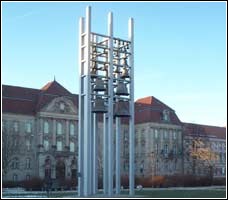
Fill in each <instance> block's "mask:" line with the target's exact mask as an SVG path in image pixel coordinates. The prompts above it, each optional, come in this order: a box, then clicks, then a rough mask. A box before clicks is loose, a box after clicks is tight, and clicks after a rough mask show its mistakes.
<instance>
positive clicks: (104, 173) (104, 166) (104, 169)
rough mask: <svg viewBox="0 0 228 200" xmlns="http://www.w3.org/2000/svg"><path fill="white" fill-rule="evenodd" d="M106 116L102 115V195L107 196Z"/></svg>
mask: <svg viewBox="0 0 228 200" xmlns="http://www.w3.org/2000/svg"><path fill="white" fill-rule="evenodd" d="M107 121H108V119H107V114H103V193H104V194H108V151H107V149H108V137H107V133H108V128H107V124H108V123H107Z"/></svg>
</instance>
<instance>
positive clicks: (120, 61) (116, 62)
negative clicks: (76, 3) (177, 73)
mask: <svg viewBox="0 0 228 200" xmlns="http://www.w3.org/2000/svg"><path fill="white" fill-rule="evenodd" d="M133 26H134V22H133V19H132V18H130V19H129V24H128V40H124V39H120V38H117V37H114V36H113V14H112V12H110V13H109V14H108V34H107V35H103V34H99V33H94V32H91V7H90V6H88V7H87V8H86V18H84V17H81V18H80V21H79V76H80V81H79V88H80V91H79V139H78V143H79V145H78V147H79V151H78V196H80V197H81V196H91V195H94V194H96V193H97V192H98V159H97V154H98V151H97V148H98V146H97V144H98V137H97V136H98V115H103V192H104V194H105V195H108V196H112V195H113V194H114V185H113V178H114V168H115V184H116V185H115V193H116V194H120V187H121V186H120V151H121V149H120V146H121V144H120V143H121V135H120V134H121V118H123V117H125V118H128V119H129V120H128V122H129V129H128V130H129V194H130V195H134V151H135V150H134V137H135V136H134V34H133V29H134V27H133ZM114 125H115V126H116V131H115V133H114V130H113V126H114ZM114 134H115V135H114ZM114 136H115V138H116V142H115V145H116V147H115V158H114V152H113V151H114ZM114 164H115V167H114Z"/></svg>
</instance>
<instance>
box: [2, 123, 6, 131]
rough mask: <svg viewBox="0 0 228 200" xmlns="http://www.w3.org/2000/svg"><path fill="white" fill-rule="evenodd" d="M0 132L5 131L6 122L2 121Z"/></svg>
mask: <svg viewBox="0 0 228 200" xmlns="http://www.w3.org/2000/svg"><path fill="white" fill-rule="evenodd" d="M2 131H6V121H5V120H2Z"/></svg>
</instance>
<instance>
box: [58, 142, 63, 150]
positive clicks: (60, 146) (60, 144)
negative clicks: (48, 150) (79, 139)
mask: <svg viewBox="0 0 228 200" xmlns="http://www.w3.org/2000/svg"><path fill="white" fill-rule="evenodd" d="M62 150H63V142H62V141H57V151H62Z"/></svg>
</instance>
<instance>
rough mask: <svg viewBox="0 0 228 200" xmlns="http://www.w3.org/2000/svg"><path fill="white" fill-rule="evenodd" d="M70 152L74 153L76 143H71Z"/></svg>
mask: <svg viewBox="0 0 228 200" xmlns="http://www.w3.org/2000/svg"><path fill="white" fill-rule="evenodd" d="M70 152H74V142H70Z"/></svg>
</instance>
